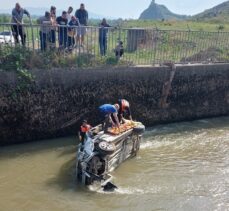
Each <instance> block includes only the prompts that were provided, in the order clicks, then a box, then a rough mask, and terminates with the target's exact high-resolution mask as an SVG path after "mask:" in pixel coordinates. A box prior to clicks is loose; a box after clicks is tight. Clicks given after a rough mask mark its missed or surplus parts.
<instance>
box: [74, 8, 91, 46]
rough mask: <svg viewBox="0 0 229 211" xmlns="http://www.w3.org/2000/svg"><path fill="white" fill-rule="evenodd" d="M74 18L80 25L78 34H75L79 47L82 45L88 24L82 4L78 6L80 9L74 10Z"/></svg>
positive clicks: (86, 13) (86, 14)
mask: <svg viewBox="0 0 229 211" xmlns="http://www.w3.org/2000/svg"><path fill="white" fill-rule="evenodd" d="M75 16H76V18H78V19H79V23H80V33H77V39H76V40H77V42H79V44H80V46H81V47H83V45H84V36H85V34H86V26H87V23H88V12H87V10H85V6H84V4H80V8H79V9H78V10H76V13H75Z"/></svg>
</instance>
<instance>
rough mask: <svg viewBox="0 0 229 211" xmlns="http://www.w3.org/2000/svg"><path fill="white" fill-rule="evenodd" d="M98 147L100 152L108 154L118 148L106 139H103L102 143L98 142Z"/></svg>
mask: <svg viewBox="0 0 229 211" xmlns="http://www.w3.org/2000/svg"><path fill="white" fill-rule="evenodd" d="M96 148H97V150H98V151H99V152H100V153H102V154H106V155H111V154H113V153H114V151H115V149H116V148H115V145H114V144H112V143H108V142H106V141H101V142H100V143H98V145H97V147H96Z"/></svg>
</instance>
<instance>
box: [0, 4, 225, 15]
mask: <svg viewBox="0 0 229 211" xmlns="http://www.w3.org/2000/svg"><path fill="white" fill-rule="evenodd" d="M1 2H2V3H1V9H9V8H10V9H11V8H13V7H14V5H15V3H16V2H17V1H14V0H1ZM18 2H19V3H20V4H21V6H22V7H24V8H26V7H39V8H41V7H45V8H49V7H50V6H51V5H55V6H56V7H57V9H58V10H62V9H65V10H66V8H67V7H68V6H72V7H73V8H74V11H75V9H78V8H79V5H80V3H84V4H85V6H86V9H87V10H89V11H90V12H93V13H96V14H99V15H104V16H109V17H114V18H118V17H121V18H138V17H139V16H140V13H141V12H142V11H143V10H144V9H146V8H147V7H148V6H149V4H150V2H151V0H67V1H66V0H65V1H63V0H56V1H54V0H38V1H32V0H18ZM222 2H225V0H156V3H158V4H164V5H165V6H167V7H168V9H170V10H171V11H172V12H175V13H177V14H185V15H194V14H197V13H199V12H202V11H204V10H205V9H209V8H211V7H213V6H216V5H217V4H220V3H222Z"/></svg>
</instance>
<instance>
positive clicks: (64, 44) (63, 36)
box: [58, 31, 68, 48]
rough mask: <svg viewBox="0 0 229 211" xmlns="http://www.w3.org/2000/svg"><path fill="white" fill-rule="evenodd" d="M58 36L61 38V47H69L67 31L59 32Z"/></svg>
mask: <svg viewBox="0 0 229 211" xmlns="http://www.w3.org/2000/svg"><path fill="white" fill-rule="evenodd" d="M58 38H59V47H64V48H66V47H67V38H68V36H67V32H65V31H63V32H61V31H60V32H59V34H58Z"/></svg>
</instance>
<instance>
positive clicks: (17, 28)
mask: <svg viewBox="0 0 229 211" xmlns="http://www.w3.org/2000/svg"><path fill="white" fill-rule="evenodd" d="M24 14H26V15H27V16H28V17H29V18H30V14H29V12H28V11H27V10H26V9H23V8H22V7H21V5H20V4H19V3H16V5H15V8H14V9H13V10H12V19H11V23H12V24H13V25H12V33H13V36H14V39H15V42H16V43H19V39H18V37H19V35H20V37H21V43H22V45H23V46H25V42H26V34H25V31H24V27H23V15H24Z"/></svg>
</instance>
